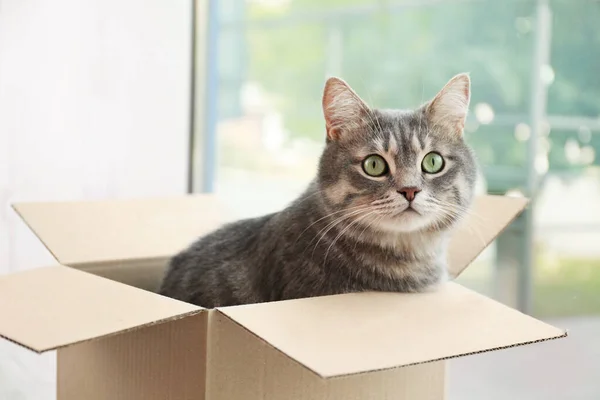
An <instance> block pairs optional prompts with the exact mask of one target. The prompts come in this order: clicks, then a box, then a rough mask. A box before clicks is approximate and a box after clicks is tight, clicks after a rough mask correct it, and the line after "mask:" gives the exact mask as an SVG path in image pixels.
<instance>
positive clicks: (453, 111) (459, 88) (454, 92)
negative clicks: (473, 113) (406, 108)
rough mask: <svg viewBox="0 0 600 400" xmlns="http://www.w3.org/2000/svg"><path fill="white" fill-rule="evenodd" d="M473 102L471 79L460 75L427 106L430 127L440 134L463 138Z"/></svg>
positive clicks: (465, 75)
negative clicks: (470, 103)
mask: <svg viewBox="0 0 600 400" xmlns="http://www.w3.org/2000/svg"><path fill="white" fill-rule="evenodd" d="M470 100H471V79H470V78H469V75H468V74H458V75H456V76H455V77H454V78H452V79H450V81H449V82H448V83H446V86H444V88H443V89H442V90H440V92H439V93H438V94H437V95H436V96H435V97H434V98H433V100H431V101H430V102H429V104H427V105H426V109H425V112H426V114H427V117H428V119H429V123H430V124H431V125H430V126H431V127H432V128H433V129H436V130H438V131H439V132H440V133H446V134H448V135H451V136H452V137H455V138H459V137H462V134H463V130H464V128H465V120H466V118H467V113H468V111H469V102H470Z"/></svg>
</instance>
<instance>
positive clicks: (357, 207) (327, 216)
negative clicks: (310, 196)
mask: <svg viewBox="0 0 600 400" xmlns="http://www.w3.org/2000/svg"><path fill="white" fill-rule="evenodd" d="M370 204H373V203H370ZM368 206H369V204H368V205H364V204H361V205H358V206H353V207H348V208H344V209H342V210H337V211H333V212H331V213H329V214H327V215H325V216H324V217H321V218H319V219H317V220H316V221H314V222H313V223H312V224H310V225H308V226H307V227H306V229H304V230H303V231H302V232H301V233H300V235H298V237H297V238H296V241H295V242H294V244H296V243H297V242H298V240H299V239H300V237H301V236H302V235H303V234H304V233H305V232H306V231H308V230H309V229H310V228H311V227H313V226H314V225H315V224H317V223H319V222H321V221H323V220H324V219H327V218H329V217H332V216H333V215H335V214H339V213H343V212H347V211H352V210H358V209H362V208H365V207H368Z"/></svg>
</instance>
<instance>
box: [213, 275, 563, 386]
mask: <svg viewBox="0 0 600 400" xmlns="http://www.w3.org/2000/svg"><path fill="white" fill-rule="evenodd" d="M219 312H221V313H223V314H225V315H226V316H227V317H229V318H231V319H232V320H234V321H235V322H237V323H238V324H239V325H241V326H243V327H244V328H245V329H247V330H249V331H250V332H252V333H253V334H254V335H256V336H258V337H259V338H260V339H261V340H264V341H265V342H267V343H269V344H270V345H271V346H273V347H275V348H276V349H278V350H279V351H281V352H283V353H284V354H286V355H287V356H289V357H290V358H292V359H294V360H296V361H297V362H299V363H300V364H302V365H304V366H305V367H307V368H308V369H310V370H312V371H313V372H315V373H316V374H318V375H320V376H322V377H325V378H329V377H336V376H344V375H350V374H358V373H364V372H370V371H376V370H382V369H389V368H395V367H401V366H409V365H415V364H421V363H426V362H431V361H437V360H443V359H448V358H453V357H459V356H464V355H469V354H474V353H480V352H486V351H492V350H497V349H502V348H506V347H513V346H518V345H524V344H529V343H534V342H539V341H544V340H549V339H555V338H559V337H563V336H566V332H565V331H563V330H560V329H557V328H555V327H552V326H550V325H547V324H545V323H543V322H540V321H538V320H536V319H534V318H531V317H529V316H527V315H524V314H522V313H520V312H518V311H515V310H513V309H511V308H509V307H506V306H504V305H502V304H500V303H498V302H496V301H493V300H490V299H488V298H486V297H484V296H482V295H479V294H477V293H475V292H473V291H471V290H469V289H466V288H464V287H462V286H460V285H458V284H456V283H452V282H450V283H447V284H445V285H443V286H442V287H441V288H440V289H438V290H437V291H435V292H430V293H420V294H401V293H357V294H344V295H337V296H326V297H316V298H309V299H299V300H289V301H282V302H274V303H264V304H254V305H246V306H237V307H225V308H221V309H219Z"/></svg>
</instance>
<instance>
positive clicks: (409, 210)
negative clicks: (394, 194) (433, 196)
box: [400, 204, 421, 215]
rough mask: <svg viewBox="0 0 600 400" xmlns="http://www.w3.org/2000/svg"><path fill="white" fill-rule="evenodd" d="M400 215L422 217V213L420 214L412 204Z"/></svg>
mask: <svg viewBox="0 0 600 400" xmlns="http://www.w3.org/2000/svg"><path fill="white" fill-rule="evenodd" d="M400 214H416V215H421V213H420V212H418V211H417V210H416V209H415V208H414V207H413V206H412V205H411V204H409V205H408V206H406V208H405V209H404V210H402V211H401V212H400Z"/></svg>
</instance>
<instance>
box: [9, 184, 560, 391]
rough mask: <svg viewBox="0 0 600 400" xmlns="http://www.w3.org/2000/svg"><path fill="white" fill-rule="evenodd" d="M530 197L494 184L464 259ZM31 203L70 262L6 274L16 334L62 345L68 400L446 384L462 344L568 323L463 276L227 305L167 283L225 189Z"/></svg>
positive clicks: (507, 339) (457, 240)
mask: <svg viewBox="0 0 600 400" xmlns="http://www.w3.org/2000/svg"><path fill="white" fill-rule="evenodd" d="M526 203H527V201H526V200H525V199H519V198H507V197H495V196H484V197H480V198H478V199H477V200H476V204H475V206H474V210H473V212H472V215H473V217H471V220H469V221H466V222H465V224H463V226H462V228H461V229H459V230H458V231H457V232H456V234H455V235H454V236H453V238H452V241H451V251H450V254H449V263H450V266H451V273H452V274H453V275H454V276H456V275H458V274H460V272H461V271H462V270H463V269H464V268H465V267H466V266H467V265H469V263H471V261H472V260H473V259H474V258H475V257H476V256H477V255H478V254H479V253H480V252H481V251H482V250H483V249H484V248H485V247H486V246H488V245H489V243H490V242H491V241H492V240H493V239H494V238H495V237H496V236H497V235H498V234H499V233H500V232H501V231H502V230H503V229H504V228H505V227H506V225H508V224H509V223H510V222H511V221H512V220H513V219H514V218H515V217H516V216H517V215H518V214H519V213H520V212H521V211H522V210H523V209H524V207H525V206H526ZM15 209H16V211H17V212H18V213H19V215H20V216H21V217H22V218H23V220H24V221H25V222H26V223H27V224H28V225H29V226H30V227H31V229H32V230H33V231H34V232H35V233H36V235H37V236H38V237H39V238H40V240H41V241H42V242H43V243H44V244H45V245H46V246H47V247H48V249H49V250H50V251H51V252H52V254H53V255H54V256H55V257H56V259H57V260H58V262H59V263H60V264H62V265H60V266H55V267H48V268H41V269H36V270H31V271H26V272H21V273H15V274H11V275H7V276H4V277H1V278H0V335H2V336H3V337H5V338H6V339H8V340H11V341H13V342H15V343H18V344H20V345H22V346H24V347H26V348H28V349H30V350H32V351H35V352H39V353H41V352H46V351H50V350H57V357H58V367H57V374H58V377H57V378H58V388H57V398H58V400H74V399H77V400H80V399H85V400H100V399H102V400H108V399H110V400H117V399H123V400H136V399H140V400H142V399H143V400H153V399H157V400H158V399H160V400H163V399H174V400H178V399H204V400H258V399H261V400H291V399H297V400H304V399H305V400H320V399H323V400H326V399H327V400H338V399H339V400H363V399H365V400H366V399H369V400H371V399H374V400H379V399H394V400H405V399H411V400H413V399H418V400H433V399H443V398H444V391H445V368H446V360H448V359H451V358H454V357H460V356H468V355H471V354H476V353H481V352H486V351H492V350H498V349H503V348H507V347H513V346H519V345H525V344H529V343H535V342H540V341H544V340H549V339H555V338H561V337H564V336H566V332H565V331H563V330H560V329H557V328H554V327H552V326H550V325H547V324H545V323H543V322H540V321H538V320H536V319H534V318H531V317H529V316H526V315H524V314H521V313H519V312H517V311H515V310H513V309H510V308H508V307H506V306H504V305H502V304H499V303H497V302H495V301H493V300H490V299H488V298H486V297H484V296H481V295H479V294H477V293H475V292H473V291H471V290H468V289H466V288H464V287H461V286H460V285H458V284H456V283H453V282H450V283H447V284H445V285H443V286H442V287H441V288H440V289H439V290H436V291H432V292H429V293H422V294H398V293H358V294H345V295H338V296H327V297H318V298H310V299H300V300H292V301H282V302H273V303H264V304H255V305H247V306H238V307H226V308H221V309H215V310H206V309H202V308H199V307H196V306H193V305H190V304H186V303H182V302H179V301H175V300H172V299H169V298H165V297H162V296H159V295H157V294H155V293H152V292H151V290H153V289H155V288H156V287H157V285H158V283H159V280H160V278H161V276H162V273H163V269H164V266H165V262H166V260H167V258H168V257H169V256H171V255H172V254H174V253H175V252H177V251H179V250H181V249H182V248H183V247H184V246H186V245H187V244H188V243H189V242H191V241H192V240H193V239H195V238H196V237H197V236H198V235H200V234H203V233H205V232H207V231H209V230H212V229H213V228H215V227H216V226H218V225H219V224H220V221H222V220H223V218H221V217H222V216H219V211H220V207H219V205H218V203H217V202H216V200H215V199H214V198H211V197H204V196H189V197H183V198H176V199H158V200H141V201H108V202H83V203H45V204H44V203H40V204H18V205H16V206H15ZM105 278H108V279H105ZM140 288H143V289H140ZM144 289H145V290H144Z"/></svg>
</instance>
